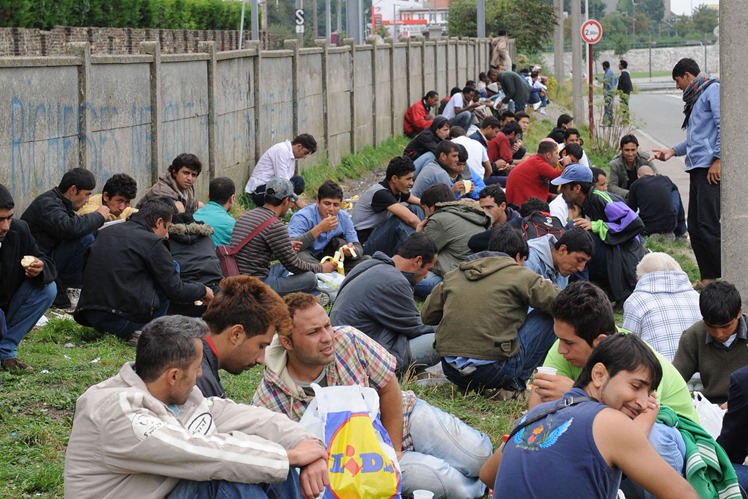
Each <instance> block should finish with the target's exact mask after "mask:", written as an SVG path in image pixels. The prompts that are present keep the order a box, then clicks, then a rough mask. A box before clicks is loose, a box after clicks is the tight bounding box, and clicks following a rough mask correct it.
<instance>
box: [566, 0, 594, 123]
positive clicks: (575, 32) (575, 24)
mask: <svg viewBox="0 0 748 499" xmlns="http://www.w3.org/2000/svg"><path fill="white" fill-rule="evenodd" d="M581 32H582V3H581V1H580V0H572V1H571V67H572V74H573V76H572V79H571V80H572V81H571V89H572V98H573V109H574V119H575V120H577V121H579V122H580V123H582V122H584V100H583V99H582V75H583V74H584V66H583V65H582V34H581ZM587 77H588V78H591V77H592V75H587Z"/></svg>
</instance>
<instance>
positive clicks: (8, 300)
mask: <svg viewBox="0 0 748 499" xmlns="http://www.w3.org/2000/svg"><path fill="white" fill-rule="evenodd" d="M14 207H15V202H14V201H13V196H11V194H10V191H8V189H7V188H6V187H5V186H4V185H2V184H0V276H2V278H1V279H0V369H2V370H7V371H33V368H32V367H31V366H30V365H29V364H27V363H26V362H24V361H22V360H20V359H18V344H19V343H21V340H23V337H24V336H26V334H28V332H29V331H31V328H32V327H34V325H35V324H36V321H38V320H39V318H40V317H41V316H42V315H43V314H44V312H45V311H46V310H47V309H48V308H49V306H50V305H51V304H52V301H53V300H54V299H55V295H56V294H57V287H56V286H55V283H54V280H55V276H56V275H57V272H56V269H55V264H54V262H53V261H52V259H51V258H49V257H48V256H47V255H45V254H44V253H42V251H41V250H39V247H38V246H37V244H36V241H35V240H34V237H33V236H32V235H31V231H30V230H29V227H28V225H27V224H26V222H24V221H23V220H15V219H13V215H14V213H13V208H14Z"/></svg>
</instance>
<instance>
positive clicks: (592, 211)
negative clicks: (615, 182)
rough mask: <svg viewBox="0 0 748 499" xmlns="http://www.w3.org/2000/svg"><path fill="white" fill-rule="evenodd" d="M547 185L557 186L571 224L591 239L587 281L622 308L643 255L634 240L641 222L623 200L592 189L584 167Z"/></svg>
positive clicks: (572, 167) (570, 170)
mask: <svg viewBox="0 0 748 499" xmlns="http://www.w3.org/2000/svg"><path fill="white" fill-rule="evenodd" d="M551 183H552V184H553V185H560V186H561V195H562V196H563V198H564V200H565V201H566V202H567V203H568V205H569V218H571V219H573V225H574V226H576V227H582V228H583V229H585V230H587V231H590V232H591V233H592V234H593V236H594V239H595V245H596V249H595V255H594V257H593V258H592V259H591V260H590V262H589V271H590V280H591V281H593V282H595V283H598V284H599V285H600V286H601V287H603V289H605V290H606V291H607V292H608V293H609V295H610V297H611V299H612V300H614V301H616V302H618V303H619V304H620V305H623V302H624V301H626V298H628V297H629V295H630V294H631V293H632V292H633V291H634V288H635V287H636V265H637V264H638V263H639V261H640V260H641V259H642V257H643V256H644V247H643V246H642V243H641V241H640V240H639V237H638V235H639V234H640V233H641V232H642V231H643V230H644V223H643V222H642V220H641V218H639V217H638V216H637V214H636V213H635V212H634V211H632V210H631V208H629V207H628V205H627V204H626V202H625V201H624V200H623V199H621V198H620V197H618V196H616V195H615V194H613V193H610V192H603V191H598V190H597V189H595V186H594V184H593V183H592V170H590V169H589V168H588V167H586V166H583V165H580V164H571V165H569V166H567V167H566V168H564V171H563V173H562V174H561V176H560V177H557V178H555V179H553V180H551Z"/></svg>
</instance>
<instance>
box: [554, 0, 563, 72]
mask: <svg viewBox="0 0 748 499" xmlns="http://www.w3.org/2000/svg"><path fill="white" fill-rule="evenodd" d="M555 8H556V17H557V19H558V22H557V24H556V27H555V28H554V32H553V38H554V43H553V72H554V74H555V76H556V82H557V83H558V84H559V85H561V84H562V83H563V82H564V0H556V6H555Z"/></svg>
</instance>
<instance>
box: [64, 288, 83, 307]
mask: <svg viewBox="0 0 748 499" xmlns="http://www.w3.org/2000/svg"><path fill="white" fill-rule="evenodd" d="M65 293H66V294H67V295H68V300H70V308H72V309H73V310H75V307H77V306H78V300H80V297H81V288H68V289H66V290H65Z"/></svg>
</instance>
